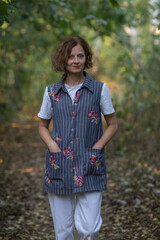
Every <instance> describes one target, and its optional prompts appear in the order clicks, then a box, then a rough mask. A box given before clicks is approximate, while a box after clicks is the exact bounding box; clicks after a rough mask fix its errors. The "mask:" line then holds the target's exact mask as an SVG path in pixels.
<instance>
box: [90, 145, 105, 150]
mask: <svg viewBox="0 0 160 240" xmlns="http://www.w3.org/2000/svg"><path fill="white" fill-rule="evenodd" d="M102 148H103V146H100V145H99V144H97V143H95V144H94V145H93V147H92V149H98V150H102Z"/></svg>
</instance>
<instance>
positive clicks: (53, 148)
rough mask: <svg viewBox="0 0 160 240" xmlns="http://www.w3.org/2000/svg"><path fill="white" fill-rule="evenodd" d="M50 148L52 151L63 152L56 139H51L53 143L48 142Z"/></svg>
mask: <svg viewBox="0 0 160 240" xmlns="http://www.w3.org/2000/svg"><path fill="white" fill-rule="evenodd" d="M48 149H49V151H50V152H61V149H60V148H59V146H58V145H57V143H56V142H55V141H53V140H52V141H51V143H49V144H48Z"/></svg>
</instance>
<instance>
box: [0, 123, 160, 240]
mask: <svg viewBox="0 0 160 240" xmlns="http://www.w3.org/2000/svg"><path fill="white" fill-rule="evenodd" d="M37 125H38V123H37V121H31V122H28V123H13V124H12V127H11V128H10V129H9V130H7V131H6V132H3V131H2V132H1V133H0V167H1V174H0V183H1V185H0V221H1V223H0V226H1V227H0V240H2V239H3V240H19V239H22V240H45V239H47V240H54V230H53V225H52V218H51V213H50V208H49V203H48V198H47V194H46V193H44V192H43V190H42V185H43V178H44V169H45V151H46V147H45V146H44V144H43V142H42V141H41V140H40V138H39V135H38V131H37ZM143 158H145V156H143ZM143 158H138V157H137V158H136V159H134V160H133V159H128V158H126V157H124V156H122V157H114V159H113V158H112V159H107V166H108V191H107V192H105V193H104V194H103V202H102V218H103V225H102V228H101V232H100V240H126V239H130V240H134V239H137V240H142V239H145V240H159V239H160V178H159V175H160V171H159V170H158V168H157V163H158V159H157V158H153V159H152V161H151V162H150V163H148V162H145V163H144V161H143ZM76 240H78V238H77V237H76Z"/></svg>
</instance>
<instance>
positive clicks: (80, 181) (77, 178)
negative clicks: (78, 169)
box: [73, 173, 84, 187]
mask: <svg viewBox="0 0 160 240" xmlns="http://www.w3.org/2000/svg"><path fill="white" fill-rule="evenodd" d="M73 180H74V184H75V185H76V186H77V187H81V186H82V185H83V182H84V181H83V177H82V176H80V175H76V173H75V175H74V177H73Z"/></svg>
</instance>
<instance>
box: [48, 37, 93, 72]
mask: <svg viewBox="0 0 160 240" xmlns="http://www.w3.org/2000/svg"><path fill="white" fill-rule="evenodd" d="M78 44H80V45H81V46H82V48H83V50H84V52H85V55H86V63H85V68H91V67H92V66H93V61H92V58H93V53H92V50H91V48H90V46H89V44H88V43H87V42H86V41H85V40H84V39H83V38H81V37H79V36H71V37H66V38H64V39H63V40H62V41H61V42H60V43H59V45H58V46H57V48H56V50H55V52H54V53H53V55H52V67H53V68H54V70H55V71H56V72H63V73H64V72H65V68H66V64H67V60H68V56H69V55H70V54H71V51H72V48H73V47H75V46H76V45H78Z"/></svg>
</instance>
